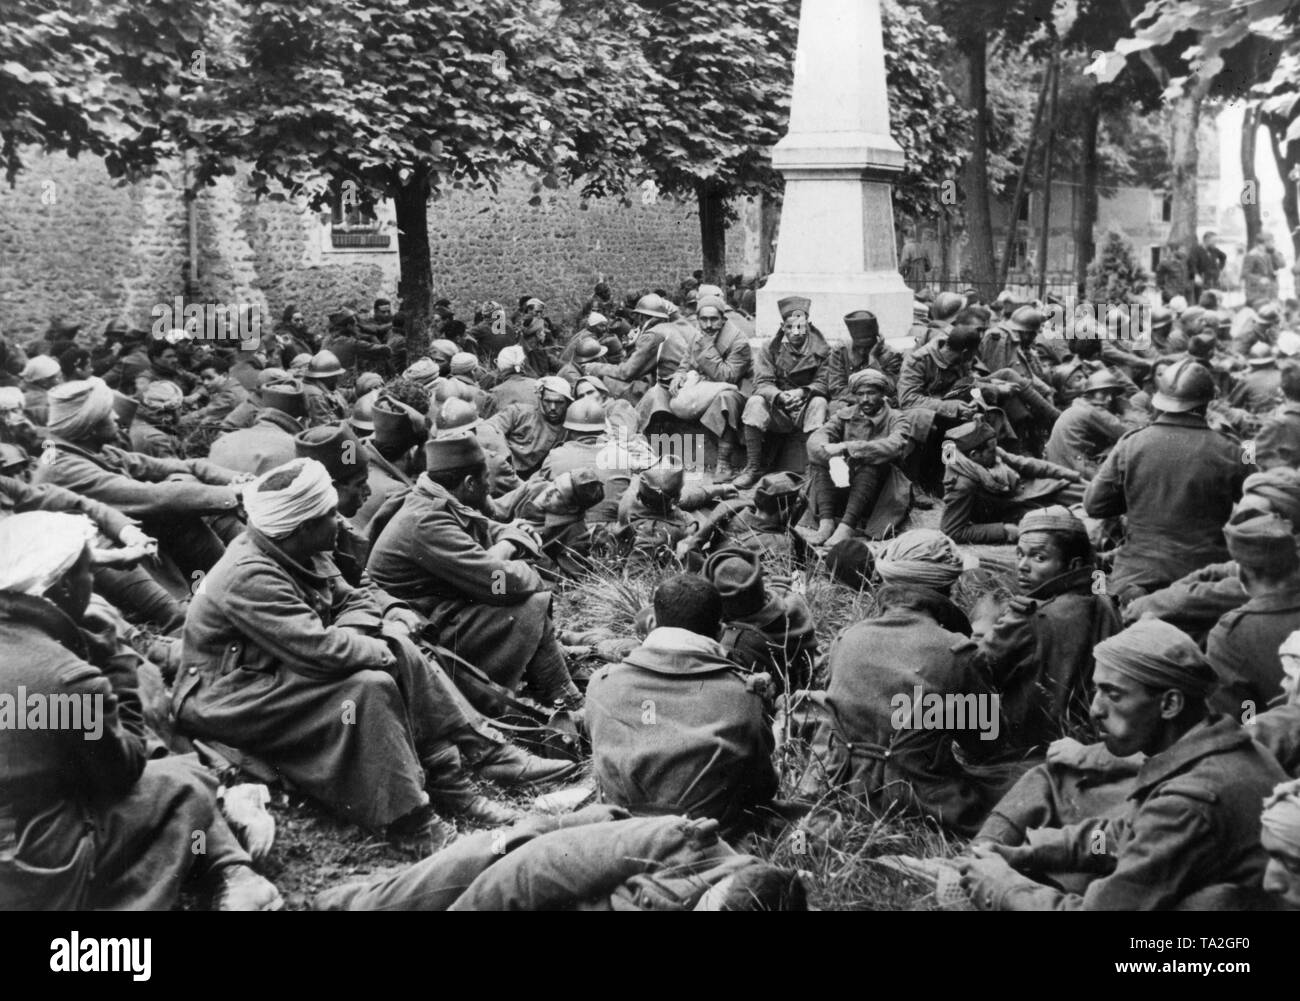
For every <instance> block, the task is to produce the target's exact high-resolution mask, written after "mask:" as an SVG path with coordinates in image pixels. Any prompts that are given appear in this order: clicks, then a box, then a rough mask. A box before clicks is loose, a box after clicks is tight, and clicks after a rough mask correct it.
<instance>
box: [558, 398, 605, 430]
mask: <svg viewBox="0 0 1300 1001" xmlns="http://www.w3.org/2000/svg"><path fill="white" fill-rule="evenodd" d="M564 427H565V428H566V429H567V430H569V431H580V432H587V433H590V432H595V431H604V430H605V408H604V407H603V406H602V405H601V403H600V401H599V400H597V399H595V398H593V397H585V396H584V397H583V398H582V399H580V400H574V401H573V402H572V403H570V404H569V409H568V410H566V411H565V412H564Z"/></svg>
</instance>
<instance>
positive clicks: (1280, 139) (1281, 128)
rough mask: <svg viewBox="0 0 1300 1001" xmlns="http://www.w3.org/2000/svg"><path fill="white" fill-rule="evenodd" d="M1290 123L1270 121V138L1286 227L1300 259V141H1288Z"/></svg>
mask: <svg viewBox="0 0 1300 1001" xmlns="http://www.w3.org/2000/svg"><path fill="white" fill-rule="evenodd" d="M1288 124H1289V123H1287V122H1278V123H1276V124H1274V123H1272V122H1270V123H1269V126H1268V139H1269V145H1270V146H1272V148H1273V162H1274V163H1276V164H1277V176H1278V177H1280V178H1282V214H1283V215H1284V216H1286V228H1287V229H1288V230H1290V232H1291V249H1292V250H1294V251H1295V254H1296V259H1297V260H1300V201H1298V200H1297V197H1296V194H1297V192H1296V188H1297V184H1298V183H1300V182H1297V180H1296V177H1295V172H1296V170H1297V169H1300V143H1287V141H1286V130H1287V126H1288ZM1288 153H1289V154H1290V155H1289V156H1288Z"/></svg>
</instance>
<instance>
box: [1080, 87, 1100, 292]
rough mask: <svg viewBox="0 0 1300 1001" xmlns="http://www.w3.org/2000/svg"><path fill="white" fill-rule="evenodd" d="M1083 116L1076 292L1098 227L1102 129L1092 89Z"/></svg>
mask: <svg viewBox="0 0 1300 1001" xmlns="http://www.w3.org/2000/svg"><path fill="white" fill-rule="evenodd" d="M1093 94H1094V96H1093V100H1091V101H1089V102H1088V105H1087V108H1088V110H1087V115H1086V117H1085V118H1084V120H1083V181H1082V186H1083V191H1082V199H1083V211H1082V213H1080V216H1079V221H1078V223H1077V224H1076V225H1075V227H1074V277H1075V280H1076V281H1077V282H1078V284H1079V295H1082V294H1083V288H1084V285H1085V284H1086V282H1087V281H1088V265H1089V264H1091V263H1092V258H1093V255H1094V254H1096V253H1097V244H1096V243H1095V242H1094V240H1093V230H1095V229H1096V228H1097V207H1098V200H1099V199H1098V195H1097V178H1098V175H1099V173H1100V166H1099V163H1098V157H1097V137H1098V133H1099V132H1100V131H1101V102H1100V101H1099V100H1098V99H1097V97H1096V91H1094V92H1093Z"/></svg>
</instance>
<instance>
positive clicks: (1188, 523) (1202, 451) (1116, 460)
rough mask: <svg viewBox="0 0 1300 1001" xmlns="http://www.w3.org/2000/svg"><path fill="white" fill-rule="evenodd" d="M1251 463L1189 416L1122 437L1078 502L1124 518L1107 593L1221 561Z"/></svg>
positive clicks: (1169, 417) (1162, 581)
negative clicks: (1124, 536) (1225, 534)
mask: <svg viewBox="0 0 1300 1001" xmlns="http://www.w3.org/2000/svg"><path fill="white" fill-rule="evenodd" d="M1250 468H1251V467H1249V466H1247V465H1246V464H1245V463H1244V462H1243V461H1242V450H1241V445H1240V444H1239V443H1238V442H1237V441H1236V440H1235V439H1233V438H1232V437H1231V436H1230V435H1226V434H1223V433H1221V432H1218V431H1214V430H1211V429H1210V428H1209V427H1208V426H1207V425H1206V423H1205V420H1204V419H1203V418H1201V417H1198V416H1195V415H1193V414H1166V413H1162V414H1160V416H1159V417H1157V418H1156V419H1155V420H1154V421H1153V422H1152V423H1151V424H1149V425H1147V426H1146V427H1144V428H1141V429H1139V430H1136V431H1130V432H1129V433H1128V434H1126V435H1125V436H1124V437H1123V438H1121V439H1120V440H1119V441H1118V442H1117V443H1116V444H1115V448H1114V449H1113V450H1112V451H1111V453H1110V455H1108V456H1107V457H1106V461H1105V462H1104V463H1102V467H1101V469H1100V470H1099V471H1098V473H1097V475H1096V477H1095V478H1094V479H1093V481H1092V482H1091V483H1090V484H1089V486H1088V490H1087V492H1086V494H1085V495H1084V499H1083V506H1084V510H1085V511H1087V513H1088V515H1089V516H1091V517H1093V518H1114V517H1117V516H1118V515H1121V514H1123V515H1127V520H1128V537H1127V539H1126V540H1125V541H1124V544H1123V545H1122V546H1121V547H1120V549H1119V553H1118V554H1117V555H1116V557H1115V569H1114V572H1113V573H1112V575H1111V582H1112V584H1113V585H1114V587H1113V588H1112V590H1114V591H1115V592H1116V593H1120V592H1121V591H1122V590H1123V588H1124V587H1126V586H1129V585H1134V586H1137V587H1141V588H1144V589H1146V590H1153V589H1155V588H1158V587H1163V586H1164V585H1166V584H1169V583H1171V582H1172V581H1175V580H1177V579H1178V578H1180V577H1182V576H1184V575H1185V574H1188V573H1190V572H1191V571H1193V570H1197V569H1199V568H1200V567H1203V566H1205V565H1206V564H1207V563H1221V562H1223V561H1224V560H1226V559H1227V558H1228V547H1227V543H1226V542H1225V541H1224V538H1223V525H1224V524H1225V523H1226V522H1227V520H1228V516H1229V515H1230V514H1231V513H1232V506H1233V504H1234V503H1236V501H1237V499H1238V498H1239V497H1241V485H1242V482H1243V481H1244V480H1245V478H1246V474H1247V473H1249V472H1250Z"/></svg>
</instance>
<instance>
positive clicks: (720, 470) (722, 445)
mask: <svg viewBox="0 0 1300 1001" xmlns="http://www.w3.org/2000/svg"><path fill="white" fill-rule="evenodd" d="M735 457H736V443H735V442H734V441H732V440H731V437H730V433H728V434H727V435H724V436H723V437H721V438H719V439H718V463H717V466H716V467H714V470H713V482H714V483H730V482H731V481H732V480H733V479H735V478H736V470H735V468H734V467H733V466H732V465H731V462H732V460H733V459H734V458H735Z"/></svg>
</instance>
